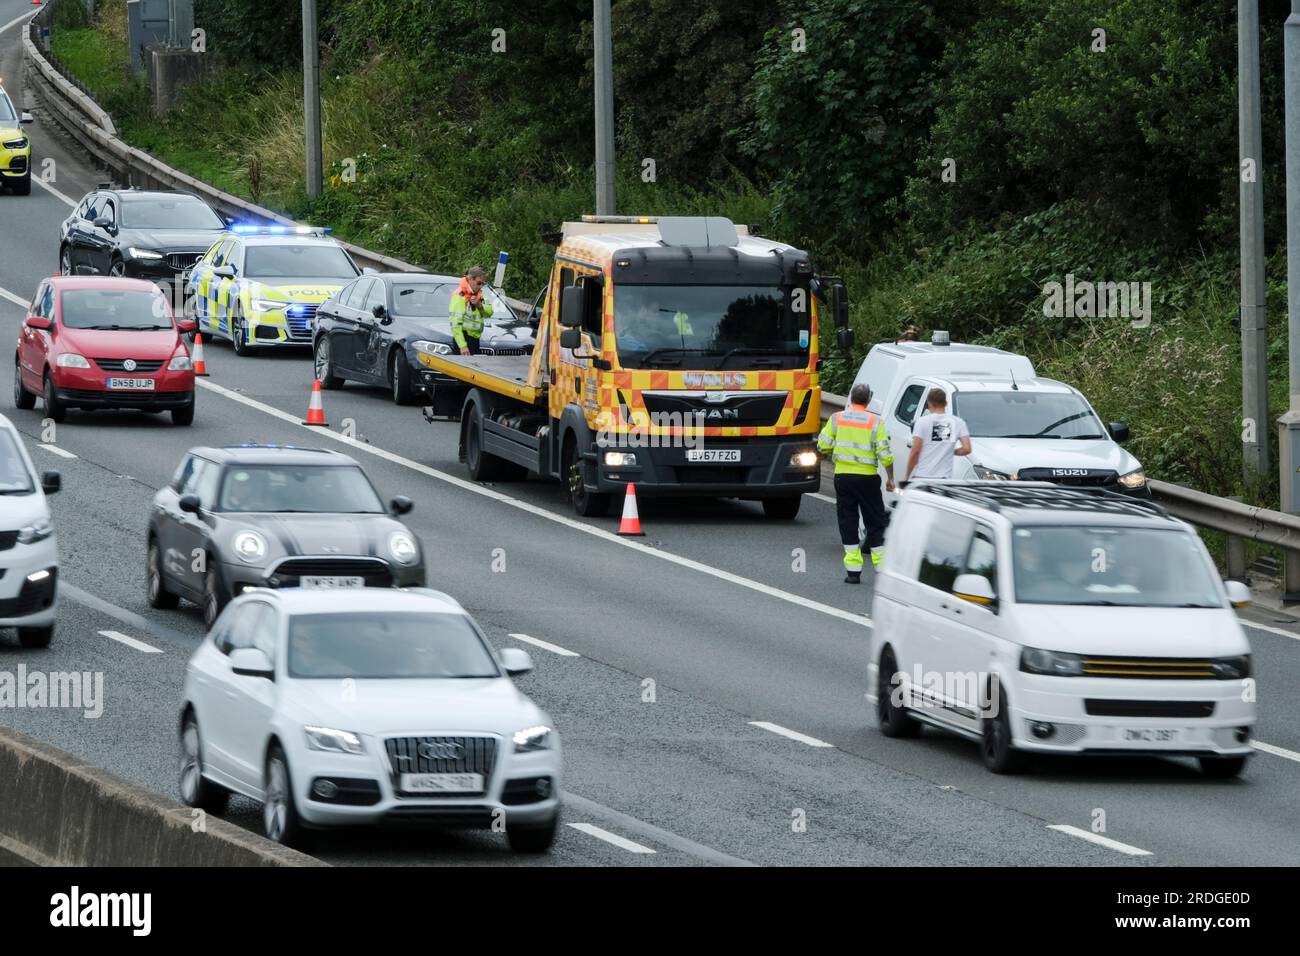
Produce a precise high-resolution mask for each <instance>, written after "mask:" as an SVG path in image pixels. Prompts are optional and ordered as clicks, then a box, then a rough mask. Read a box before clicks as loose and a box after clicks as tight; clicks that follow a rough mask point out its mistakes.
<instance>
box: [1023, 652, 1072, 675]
mask: <svg viewBox="0 0 1300 956" xmlns="http://www.w3.org/2000/svg"><path fill="white" fill-rule="evenodd" d="M1020 669H1021V670H1022V671H1024V672H1025V673H1026V674H1048V675H1050V676H1052V677H1078V676H1080V675H1081V674H1083V658H1081V657H1080V656H1079V655H1078V654H1062V653H1061V652H1060V651H1043V650H1039V649H1038V648H1036V647H1026V648H1025V649H1024V650H1023V651H1021V652H1020Z"/></svg>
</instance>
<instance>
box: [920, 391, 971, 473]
mask: <svg viewBox="0 0 1300 956" xmlns="http://www.w3.org/2000/svg"><path fill="white" fill-rule="evenodd" d="M969 454H970V429H969V428H967V427H966V423H965V422H964V421H962V420H961V419H960V418H958V417H957V416H956V415H949V414H948V396H947V395H945V394H944V392H943V389H941V388H932V389H930V394H929V395H927V396H926V399H925V414H924V415H922V416H921V417H920V418H918V419H917V420H916V424H915V425H913V426H912V451H911V454H909V455H908V456H907V478H906V479H904V480H906V481H912V480H914V479H920V478H951V477H952V460H953V458H954V456H957V455H969Z"/></svg>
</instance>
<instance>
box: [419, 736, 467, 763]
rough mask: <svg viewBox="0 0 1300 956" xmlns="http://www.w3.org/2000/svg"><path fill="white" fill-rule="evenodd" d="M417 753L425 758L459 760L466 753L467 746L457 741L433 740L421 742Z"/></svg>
mask: <svg viewBox="0 0 1300 956" xmlns="http://www.w3.org/2000/svg"><path fill="white" fill-rule="evenodd" d="M416 753H418V754H419V755H420V756H421V757H423V758H424V759H425V760H459V759H460V758H461V757H462V756H463V755H464V753H465V748H464V747H462V746H461V745H460V744H457V743H450V742H447V741H431V742H426V743H422V744H420V746H419V747H418V748H417V749H416Z"/></svg>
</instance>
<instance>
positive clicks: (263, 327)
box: [185, 225, 361, 355]
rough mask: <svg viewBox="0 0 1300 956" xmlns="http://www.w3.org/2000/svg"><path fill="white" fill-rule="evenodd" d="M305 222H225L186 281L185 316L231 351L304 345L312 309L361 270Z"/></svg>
mask: <svg viewBox="0 0 1300 956" xmlns="http://www.w3.org/2000/svg"><path fill="white" fill-rule="evenodd" d="M328 231H329V230H328V229H319V228H315V227H312V226H243V225H236V226H232V227H231V229H230V230H229V232H227V233H225V234H224V235H222V237H221V238H220V239H218V240H217V241H216V242H215V243H213V244H212V247H211V248H210V249H208V251H207V252H206V253H204V255H203V258H201V259H200V260H199V261H198V263H197V264H196V265H195V266H194V269H193V271H192V272H191V273H190V277H189V281H188V282H187V283H186V286H185V293H186V299H187V301H186V305H185V312H186V315H187V316H188V317H189V318H191V319H193V320H194V321H195V322H196V323H198V327H199V331H201V332H203V333H204V334H208V335H214V336H219V337H221V338H227V339H230V340H231V342H232V343H233V344H234V347H235V354H237V355H248V354H250V353H251V352H253V351H254V350H255V349H256V348H258V347H259V346H265V345H275V346H280V345H306V346H310V345H311V338H312V327H313V325H314V324H315V320H316V309H317V307H318V306H319V305H320V303H322V302H324V301H325V300H326V299H328V298H329V297H330V296H331V295H333V294H334V293H335V292H337V291H338V290H339V289H341V288H342V287H343V286H345V285H347V284H348V283H349V282H351V281H352V280H353V279H355V278H356V277H357V276H359V275H361V269H359V268H357V264H356V263H355V262H353V261H352V257H351V256H349V255H348V254H347V251H346V250H345V249H344V248H343V246H342V245H340V244H339V243H338V242H337V241H335V240H334V239H331V238H329V237H328V236H327V235H326V233H327V232H328Z"/></svg>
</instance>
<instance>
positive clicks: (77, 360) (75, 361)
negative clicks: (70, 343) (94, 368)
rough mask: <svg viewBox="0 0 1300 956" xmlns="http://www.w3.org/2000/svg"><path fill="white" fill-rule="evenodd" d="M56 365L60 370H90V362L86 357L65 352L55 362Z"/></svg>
mask: <svg viewBox="0 0 1300 956" xmlns="http://www.w3.org/2000/svg"><path fill="white" fill-rule="evenodd" d="M54 364H55V365H57V366H59V367H60V368H90V362H89V361H87V359H86V356H84V355H78V354H76V353H75V352H64V353H62V354H61V355H60V356H59V357H58V358H56V359H55V360H54Z"/></svg>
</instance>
